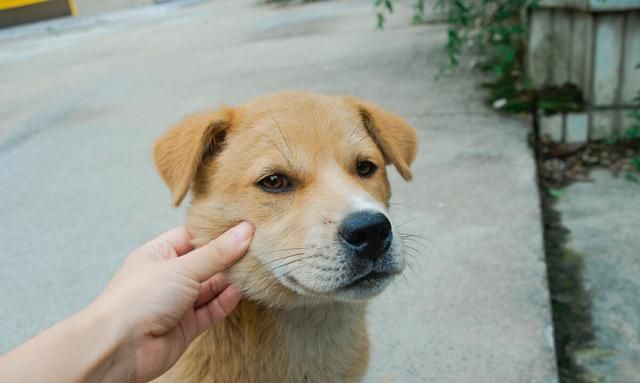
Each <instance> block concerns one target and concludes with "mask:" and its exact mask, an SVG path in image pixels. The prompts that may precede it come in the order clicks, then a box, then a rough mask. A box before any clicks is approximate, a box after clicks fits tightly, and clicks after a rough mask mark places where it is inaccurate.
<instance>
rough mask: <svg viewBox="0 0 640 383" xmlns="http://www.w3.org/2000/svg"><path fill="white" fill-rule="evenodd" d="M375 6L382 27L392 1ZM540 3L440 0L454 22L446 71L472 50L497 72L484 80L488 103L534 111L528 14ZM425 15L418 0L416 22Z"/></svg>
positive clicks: (533, 0)
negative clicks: (527, 61)
mask: <svg viewBox="0 0 640 383" xmlns="http://www.w3.org/2000/svg"><path fill="white" fill-rule="evenodd" d="M374 5H375V6H376V7H377V8H378V9H379V11H378V15H377V17H378V27H379V28H382V27H383V26H384V22H385V13H392V12H393V0H374ZM537 5H538V0H437V2H436V8H437V9H439V10H441V11H442V12H443V13H444V14H445V15H446V18H447V24H448V26H449V28H448V31H447V42H446V44H445V46H444V48H445V51H446V54H447V62H446V64H444V65H443V67H442V70H446V69H451V68H454V67H456V66H459V65H460V64H461V61H462V57H463V54H464V52H465V51H466V50H471V51H473V52H474V53H476V54H477V55H478V56H479V57H480V60H479V61H478V64H477V65H478V67H479V68H480V69H483V70H486V71H490V72H492V73H493V74H494V76H495V80H494V81H493V82H491V83H488V84H485V86H486V88H487V89H489V97H488V102H489V103H490V104H491V105H493V106H494V108H496V109H499V110H502V111H508V112H523V111H529V110H531V103H532V102H533V100H534V98H535V97H534V94H533V91H532V90H531V89H530V87H529V86H528V84H527V82H526V79H525V76H524V50H525V43H526V39H527V29H526V22H525V14H526V9H527V7H536V6H537ZM423 16H424V0H415V1H414V16H413V21H414V22H418V23H419V22H421V21H422V20H423Z"/></svg>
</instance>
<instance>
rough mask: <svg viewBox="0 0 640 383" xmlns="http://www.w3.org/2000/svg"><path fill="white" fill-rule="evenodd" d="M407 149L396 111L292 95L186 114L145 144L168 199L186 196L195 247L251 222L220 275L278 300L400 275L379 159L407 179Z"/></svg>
mask: <svg viewBox="0 0 640 383" xmlns="http://www.w3.org/2000/svg"><path fill="white" fill-rule="evenodd" d="M415 153H416V134H415V130H414V129H413V128H412V127H410V126H409V125H408V124H407V123H406V122H404V121H403V120H402V119H401V118H400V117H398V116H397V115H394V114H392V113H389V112H385V111H382V110H380V109H379V108H378V107H376V106H374V105H372V104H369V103H367V102H364V101H361V100H357V99H354V98H351V97H327V96H321V95H317V94H310V93H303V92H283V93H277V94H274V95H271V96H267V97H264V98H261V99H259V100H257V101H254V102H252V103H249V104H245V105H243V106H240V107H236V108H223V109H221V110H219V111H216V112H211V113H205V114H200V115H196V116H192V117H190V118H187V119H186V120H185V121H183V122H182V123H181V124H179V125H178V126H176V127H175V128H173V129H172V130H170V131H169V132H168V133H166V134H165V135H164V136H163V137H161V138H160V139H159V140H158V142H157V143H156V145H155V148H154V157H155V161H156V165H157V167H158V169H159V171H160V174H161V175H162V177H163V178H164V180H165V182H166V183H167V184H168V185H169V187H170V188H171V190H172V193H173V202H174V204H175V205H178V204H179V203H180V202H181V201H182V199H183V198H184V196H185V195H186V193H187V192H188V190H189V189H191V191H192V194H193V202H192V205H191V207H190V209H189V214H188V226H189V230H190V232H191V233H192V235H193V242H194V244H195V245H196V246H200V245H203V244H205V243H207V242H208V241H210V240H212V239H214V238H215V237H217V236H218V235H220V234H221V233H222V232H223V231H225V230H226V229H228V228H229V227H231V226H232V225H234V224H236V223H238V222H239V221H241V220H249V221H251V222H253V223H254V224H255V226H256V234H255V237H254V240H253V242H252V244H251V247H250V250H249V252H248V253H247V255H246V256H245V257H244V258H243V259H242V260H241V261H240V262H239V263H237V264H236V265H234V266H233V267H232V268H231V269H230V270H229V271H228V272H227V277H228V279H230V281H231V282H232V283H234V284H236V285H237V286H239V287H240V288H241V289H242V290H243V291H244V293H245V294H246V295H247V296H249V297H250V298H252V299H254V300H258V301H260V302H262V303H264V304H268V305H274V306H281V307H282V306H292V305H299V304H313V303H316V302H323V301H327V300H336V299H337V300H343V301H344V300H359V299H366V298H369V297H372V296H374V295H376V294H377V293H379V292H380V291H382V290H383V289H384V287H385V286H386V285H387V284H388V283H389V281H390V280H391V279H392V278H393V276H394V275H396V274H398V273H400V272H401V271H402V270H403V268H404V262H405V261H404V255H403V251H402V245H401V241H400V239H399V235H398V232H397V229H396V228H395V226H394V225H393V224H392V223H391V221H390V218H389V216H388V212H387V209H388V202H389V198H390V189H389V182H388V179H387V174H386V170H385V165H386V164H389V163H392V164H394V165H395V167H396V168H397V169H398V170H399V171H400V173H401V175H402V176H403V177H404V178H405V179H409V178H410V177H411V173H410V172H409V165H410V164H411V162H412V161H413V159H414V157H415Z"/></svg>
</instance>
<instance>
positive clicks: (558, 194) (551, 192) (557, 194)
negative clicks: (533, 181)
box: [547, 188, 564, 199]
mask: <svg viewBox="0 0 640 383" xmlns="http://www.w3.org/2000/svg"><path fill="white" fill-rule="evenodd" d="M547 194H548V195H549V196H550V197H552V198H556V199H557V198H560V197H562V195H563V194H564V190H562V189H551V188H550V189H547Z"/></svg>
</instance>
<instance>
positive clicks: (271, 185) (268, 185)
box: [258, 174, 292, 193]
mask: <svg viewBox="0 0 640 383" xmlns="http://www.w3.org/2000/svg"><path fill="white" fill-rule="evenodd" d="M258 186H260V188H261V189H262V190H264V191H267V192H270V193H280V192H286V191H289V190H290V189H291V186H292V185H291V181H289V179H288V178H287V177H285V176H283V175H281V174H271V175H268V176H266V177H264V178H263V179H261V180H260V181H258Z"/></svg>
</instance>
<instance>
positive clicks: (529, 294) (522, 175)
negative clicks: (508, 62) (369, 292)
mask: <svg viewBox="0 0 640 383" xmlns="http://www.w3.org/2000/svg"><path fill="white" fill-rule="evenodd" d="M410 13H411V2H410V1H405V2H400V4H399V5H398V7H397V9H396V13H395V15H394V16H393V17H391V18H390V20H389V23H388V25H387V29H386V30H385V31H384V32H376V31H374V22H375V19H374V14H373V13H372V9H371V4H370V1H368V0H361V1H356V0H345V1H340V2H338V1H336V2H318V3H312V4H308V5H297V6H292V7H286V8H276V7H266V6H256V5H255V3H254V1H252V0H241V1H240V0H219V1H211V2H203V3H201V4H197V5H193V6H190V7H184V8H181V9H179V8H175V7H174V8H172V10H171V12H159V11H157V8H156V11H150V12H149V13H146V12H136V13H135V15H134V16H131V14H130V15H129V16H127V17H123V18H118V17H113V18H111V19H109V21H107V22H100V23H93V24H86V23H84V24H83V23H82V20H80V21H74V22H75V23H79V25H80V26H79V27H77V28H74V27H73V26H71V27H70V26H68V25H67V26H66V27H59V26H58V27H57V28H56V29H55V31H53V32H51V33H48V32H46V30H45V32H46V33H44V34H43V33H38V34H36V35H35V36H33V37H29V34H25V33H16V31H15V30H14V31H12V32H10V33H9V32H7V33H6V34H4V35H3V34H2V33H0V84H2V87H1V88H0V185H2V188H1V189H0V190H2V197H1V198H0V225H1V228H2V229H1V230H0V244H1V245H2V247H1V248H2V251H1V252H0V262H2V267H1V268H0V304H1V306H0V307H2V309H1V310H0V339H1V342H0V351H5V350H7V349H9V348H10V347H12V346H15V345H16V344H18V343H19V342H21V341H24V340H25V339H26V338H28V337H30V336H32V335H34V334H35V333H37V332H38V331H41V330H43V329H44V328H46V327H47V326H49V325H51V324H52V323H53V322H55V321H57V320H60V319H62V318H64V317H65V316H67V315H69V314H71V313H73V312H75V311H77V310H79V309H80V308H82V307H83V306H85V305H86V304H87V303H89V302H90V301H91V300H92V299H93V298H94V297H95V296H96V295H97V294H98V293H99V292H100V290H101V288H102V287H103V286H104V285H105V284H106V283H107V281H108V279H109V277H110V276H111V275H112V273H113V272H114V270H115V269H116V267H117V266H118V264H119V263H120V262H121V261H122V259H123V258H124V257H125V256H126V254H127V253H128V252H129V251H130V250H131V249H133V248H134V247H136V246H137V245H139V244H140V243H141V242H143V241H145V240H146V239H148V238H150V237H151V236H153V235H155V234H157V233H160V232H161V231H162V230H164V229H166V228H168V227H171V226H173V225H176V224H178V223H180V222H182V220H183V212H182V211H181V210H172V209H171V208H170V207H169V205H170V203H169V193H168V191H167V190H166V189H165V187H164V185H163V184H162V182H161V181H160V179H159V177H158V176H157V175H156V173H155V170H154V169H153V165H152V162H151V156H150V149H151V144H152V142H153V140H154V139H155V138H156V137H157V136H158V135H159V134H160V133H161V132H162V131H164V130H165V129H166V128H167V127H168V126H170V125H171V124H172V123H174V122H175V121H177V120H178V119H179V118H180V117H181V116H183V115H185V114H188V113H191V112H193V111H197V110H200V109H204V108H209V107H213V106H216V105H218V104H220V103H229V104H233V103H239V102H243V101H246V100H249V99H251V98H253V97H256V96H259V95H262V94H264V93H266V92H271V91H274V90H279V89H287V88H302V89H307V90H312V91H317V92H323V93H330V94H338V93H351V94H354V95H357V96H359V97H362V98H366V99H370V100H372V101H375V102H377V103H379V104H381V105H383V106H384V107H387V108H389V109H391V110H395V111H397V112H398V113H399V114H401V115H403V116H404V117H405V118H406V119H407V120H408V121H410V122H411V123H413V124H414V125H415V126H416V127H417V128H418V129H419V136H420V140H421V145H420V153H419V155H418V160H417V162H416V164H415V168H414V175H415V179H414V181H413V182H411V183H409V184H405V183H404V182H402V181H401V179H400V177H398V176H397V175H395V173H393V172H392V173H393V180H392V182H393V184H394V204H393V209H394V214H395V216H396V222H399V223H404V222H406V223H405V225H403V229H404V230H406V231H408V232H411V233H415V234H419V235H422V236H424V237H425V238H426V241H425V242H426V244H425V246H421V247H418V250H419V252H420V254H419V255H414V256H413V257H412V259H411V265H412V266H411V269H410V270H409V271H408V272H407V273H406V274H407V275H406V276H407V280H404V279H399V280H398V281H397V283H395V285H394V286H392V287H391V288H390V289H388V290H387V291H386V292H385V293H384V294H383V295H382V296H381V297H379V298H378V299H376V300H375V302H374V303H373V304H372V305H371V307H370V316H369V322H370V325H371V326H370V330H371V331H370V332H371V338H372V347H373V353H372V360H371V364H370V369H369V372H368V375H367V378H366V382H372V383H373V382H386V383H389V382H478V383H482V382H487V383H494V382H503V383H510V382H513V383H522V382H555V381H556V370H555V361H554V350H553V340H552V328H551V321H550V313H549V304H548V292H547V288H546V277H545V264H544V256H543V248H542V234H541V225H540V211H539V202H538V196H537V188H536V185H535V179H534V163H533V160H532V157H531V152H530V150H529V148H528V147H527V144H526V134H527V130H526V127H527V123H526V121H523V120H518V119H513V118H504V117H500V116H498V115H497V114H494V113H493V112H492V111H489V110H486V109H485V107H484V106H483V105H482V103H481V100H482V97H483V94H482V91H481V90H480V89H479V88H478V83H479V81H480V79H478V78H477V77H474V76H472V75H470V74H468V73H456V74H454V75H450V76H445V77H444V78H442V79H441V80H435V76H436V74H437V72H438V64H439V63H441V62H442V60H443V59H444V55H443V52H442V50H441V47H442V45H443V44H444V41H445V34H446V27H445V26H443V25H432V26H420V27H412V26H410V25H409V23H410V17H409V16H410Z"/></svg>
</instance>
